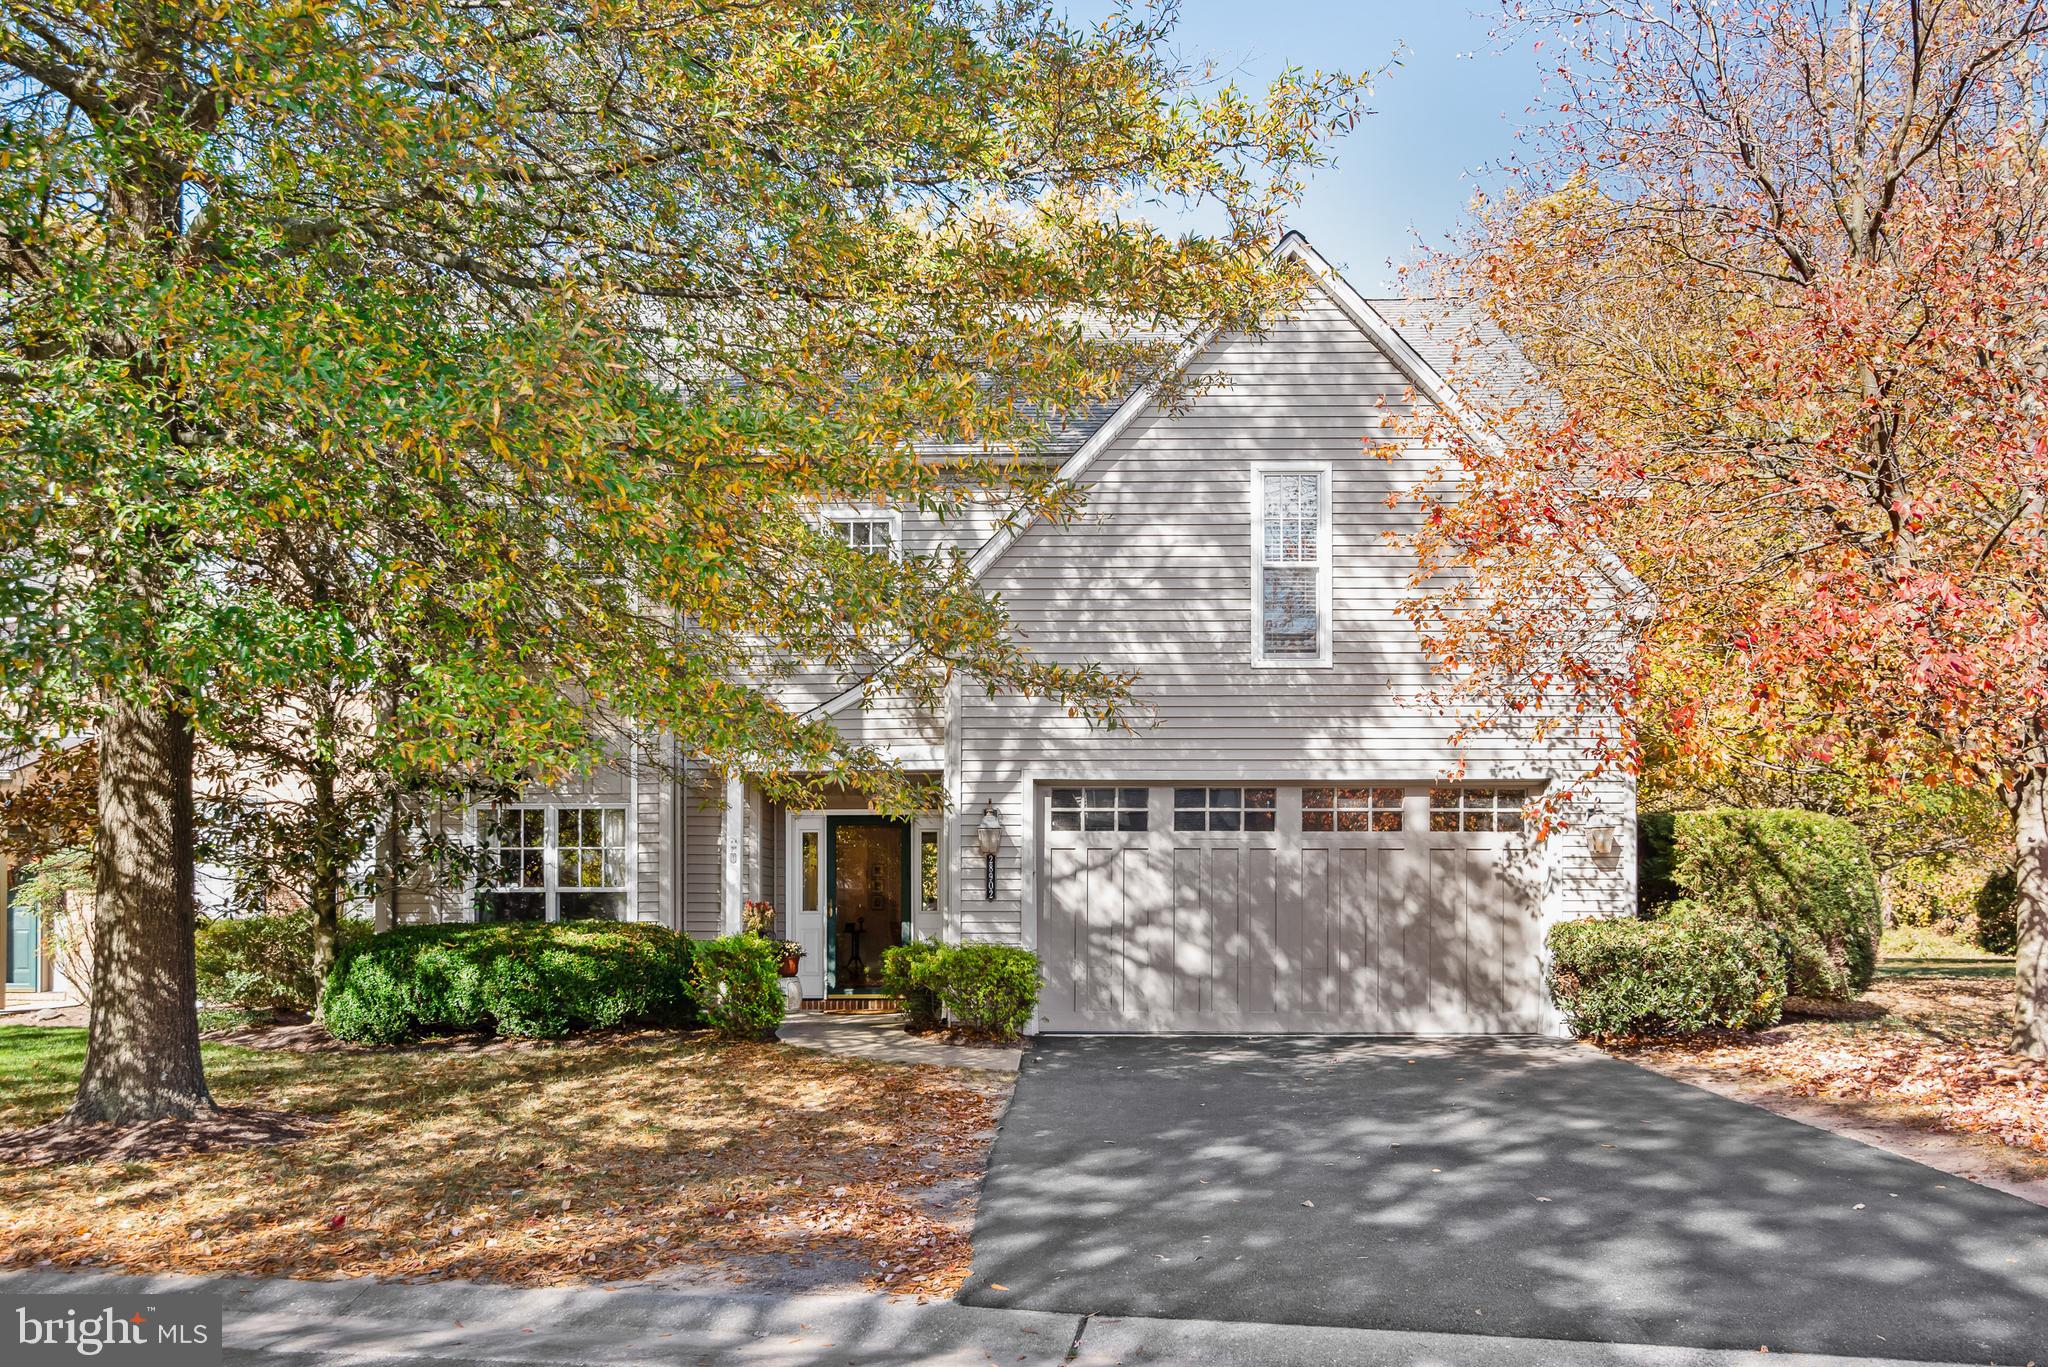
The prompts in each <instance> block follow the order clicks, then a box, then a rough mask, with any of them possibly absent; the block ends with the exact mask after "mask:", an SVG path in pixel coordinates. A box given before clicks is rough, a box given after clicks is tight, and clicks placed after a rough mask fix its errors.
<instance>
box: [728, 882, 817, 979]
mask: <svg viewBox="0 0 2048 1367" xmlns="http://www.w3.org/2000/svg"><path fill="white" fill-rule="evenodd" d="M740 928H741V929H743V930H745V931H746V933H747V934H749V935H757V936H759V937H760V938H761V939H763V940H766V941H767V942H768V943H769V944H771V945H774V946H775V949H776V952H777V953H779V954H780V955H781V956H782V976H783V977H785V978H794V977H795V976H796V966H797V961H798V960H799V959H801V958H803V957H804V947H803V946H802V945H800V944H798V943H797V942H796V941H794V940H778V939H776V938H775V904H774V903H773V902H751V901H750V902H744V903H742V904H741V906H740Z"/></svg>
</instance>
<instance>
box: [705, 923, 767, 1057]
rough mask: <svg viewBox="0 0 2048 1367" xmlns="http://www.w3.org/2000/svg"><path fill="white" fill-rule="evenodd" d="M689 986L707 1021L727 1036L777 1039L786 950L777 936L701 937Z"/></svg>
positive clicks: (733, 1037)
mask: <svg viewBox="0 0 2048 1367" xmlns="http://www.w3.org/2000/svg"><path fill="white" fill-rule="evenodd" d="M690 986H691V989H692V991H693V992H694V993H695V995H696V999H697V1008H698V1010H699V1011H701V1012H702V1013H703V1016H704V1022H705V1024H707V1025H709V1026H710V1027H711V1028H712V1029H713V1030H716V1031H717V1032H718V1033H719V1034H721V1035H723V1036H725V1037H726V1038H727V1039H774V1038H775V1032H776V1030H777V1029H778V1028H780V1027H781V1025H782V1011H783V1000H782V949H781V947H780V946H779V945H777V944H776V943H775V942H774V941H773V940H764V939H762V938H761V937H760V936H758V935H726V936H723V937H721V938H719V939H716V940H700V941H698V942H697V946H696V962H695V963H694V964H693V965H692V967H691V975H690Z"/></svg>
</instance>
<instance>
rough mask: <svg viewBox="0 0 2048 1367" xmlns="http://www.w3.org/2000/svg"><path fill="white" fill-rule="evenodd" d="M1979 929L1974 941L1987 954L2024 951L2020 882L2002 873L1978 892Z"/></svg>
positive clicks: (1977, 913)
mask: <svg viewBox="0 0 2048 1367" xmlns="http://www.w3.org/2000/svg"><path fill="white" fill-rule="evenodd" d="M1975 910H1976V921H1977V924H1976V927H1975V932H1976V933H1975V935H1974V936H1973V937H1972V938H1974V939H1975V940H1976V941H1977V948H1979V949H1981V950H1983V951H1984V952H1985V953H1986V954H2016V953H2018V952H2019V947H2020V880H2019V878H2018V876H2017V875H2015V874H2014V873H2013V871H2012V870H2011V869H2002V870H2000V871H1999V872H1997V873H1994V874H1992V875H1991V876H1990V877H1989V878H1987V879H1985V880H1984V886H1983V887H1981V888H1979V889H1978V890H1977V902H1976V908H1975Z"/></svg>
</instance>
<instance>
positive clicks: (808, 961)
mask: <svg viewBox="0 0 2048 1367" xmlns="http://www.w3.org/2000/svg"><path fill="white" fill-rule="evenodd" d="M874 815H876V813H875V812H874V811H873V810H871V809H869V808H867V807H818V808H813V809H811V810H809V811H794V810H792V811H785V812H784V813H783V814H782V831H783V838H784V839H783V848H784V850H786V851H787V853H786V854H785V856H784V859H785V866H784V868H785V873H786V875H787V876H786V879H785V881H784V883H783V887H785V888H787V889H788V900H789V905H788V907H786V908H785V909H784V911H785V914H786V916H787V918H788V919H787V924H788V929H789V938H790V939H792V940H795V941H796V942H797V943H798V944H800V945H802V946H803V950H804V957H803V959H802V960H801V961H800V962H799V963H798V964H797V971H796V980H797V985H798V986H799V987H801V988H802V989H803V994H804V997H805V999H806V1000H811V999H815V998H818V997H822V996H824V995H825V909H826V905H827V903H829V902H830V901H831V897H832V893H831V889H829V888H827V887H826V886H825V869H826V867H827V866H828V865H829V864H830V863H831V860H830V859H829V858H828V857H827V855H828V852H827V851H826V849H825V830H826V820H827V818H829V817H835V816H874ZM903 824H904V825H906V826H908V827H909V828H910V859H911V868H910V884H911V892H912V896H913V899H915V905H913V906H912V907H910V908H909V911H910V924H911V927H912V929H913V931H914V933H916V934H919V935H925V934H929V935H930V936H931V937H932V938H934V939H938V938H942V932H943V927H944V923H945V909H946V907H947V906H949V905H950V904H951V901H952V899H951V896H950V893H951V890H952V889H951V882H952V880H951V878H950V877H949V876H948V875H949V869H948V867H947V864H948V861H947V859H946V833H945V819H944V818H943V817H940V816H920V817H913V818H912V819H911V820H909V821H907V822H905V823H903ZM806 832H812V833H815V834H816V835H817V837H818V887H817V905H816V906H811V907H807V906H805V905H804V842H803V838H804V835H805V833H806ZM926 832H932V833H934V834H936V835H937V837H938V841H939V914H938V917H937V918H936V919H934V920H932V921H931V922H930V923H929V926H928V925H927V918H926V917H925V915H924V904H923V900H922V898H923V882H924V869H923V866H922V865H921V864H920V863H919V862H918V861H919V860H920V859H921V858H922V856H923V852H924V851H923V845H922V841H923V837H924V835H925V833H926Z"/></svg>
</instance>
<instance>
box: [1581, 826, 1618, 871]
mask: <svg viewBox="0 0 2048 1367" xmlns="http://www.w3.org/2000/svg"><path fill="white" fill-rule="evenodd" d="M1586 853H1588V854H1590V855H1592V856H1593V858H1594V859H1596V860H1597V861H1599V862H1600V863H1602V864H1608V863H1612V862H1613V861H1614V859H1615V857H1616V856H1617V855H1619V854H1620V853H1621V833H1620V832H1619V831H1618V830H1616V829H1615V827H1614V826H1613V824H1612V823H1610V822H1605V821H1602V822H1598V823H1596V824H1594V825H1591V826H1588V827H1586Z"/></svg>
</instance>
